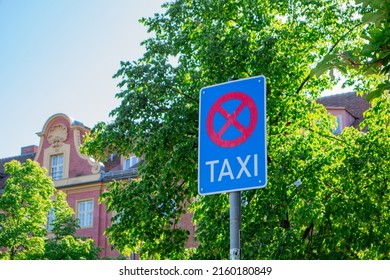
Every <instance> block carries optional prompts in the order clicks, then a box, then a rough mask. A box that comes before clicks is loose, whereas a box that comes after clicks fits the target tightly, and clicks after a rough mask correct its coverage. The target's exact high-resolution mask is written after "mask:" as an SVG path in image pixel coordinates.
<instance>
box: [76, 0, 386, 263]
mask: <svg viewBox="0 0 390 280" xmlns="http://www.w3.org/2000/svg"><path fill="white" fill-rule="evenodd" d="M164 7H165V8H166V11H165V12H164V13H163V14H156V15H155V17H154V18H148V19H143V20H142V22H143V23H144V24H145V25H146V26H147V27H148V28H149V31H150V32H153V34H154V36H152V37H151V38H149V39H148V40H146V41H145V42H143V45H144V46H145V47H146V52H145V54H144V56H143V57H142V58H140V59H139V60H137V61H133V62H121V68H120V69H119V71H118V72H117V73H116V75H115V76H114V77H116V78H121V79H122V80H121V82H120V83H119V86H120V88H121V89H122V91H121V92H119V93H118V94H117V98H119V99H121V100H122V103H121V105H120V106H119V107H118V108H116V109H114V110H113V111H112V112H111V116H112V117H113V118H114V121H113V122H111V123H98V124H97V125H96V126H95V127H94V128H93V129H92V131H91V133H90V135H89V136H88V137H87V141H86V142H85V144H84V148H83V149H84V151H85V152H86V153H89V154H90V155H94V156H95V157H97V158H99V159H101V160H104V159H105V157H106V156H107V155H106V153H107V152H114V151H117V152H119V153H122V154H128V153H130V152H134V153H136V154H137V155H138V156H142V158H143V159H144V161H143V162H142V164H141V165H140V168H139V174H140V180H137V181H131V182H130V183H119V182H116V183H113V184H111V186H110V187H109V190H108V192H106V193H105V194H104V195H102V197H101V200H102V201H103V202H104V203H106V205H107V207H108V209H109V210H113V211H116V213H117V216H116V217H115V219H116V223H115V224H114V225H113V226H111V227H110V228H109V229H108V230H107V234H108V236H109V239H110V242H111V243H112V244H114V245H115V246H116V247H117V248H118V249H119V250H120V251H121V252H122V253H124V254H129V253H130V252H131V251H136V252H138V253H140V255H141V258H186V257H191V258H195V259H196V258H201V259H226V258H228V256H229V239H228V236H229V219H228V216H229V202H228V196H227V195H224V194H221V195H213V196H206V197H199V196H198V195H197V157H198V151H197V147H198V142H197V134H198V107H199V102H198V100H199V90H200V89H201V88H202V87H204V86H207V85H212V84H217V83H221V82H225V81H227V80H228V79H229V78H231V77H237V78H245V77H251V76H256V75H260V74H263V75H265V76H266V77H267V85H268V88H267V147H268V185H267V187H266V188H264V189H260V190H252V191H245V192H242V201H243V205H242V206H243V207H242V215H243V221H242V250H243V254H242V257H243V258H245V259H257V258H261V259H332V258H336V259H350V258H388V253H386V250H388V242H387V243H386V242H385V243H383V246H382V247H379V246H376V245H375V242H376V241H377V240H378V238H379V236H383V237H384V236H388V233H386V229H385V228H384V227H383V226H382V225H383V224H382V223H385V222H388V216H387V215H385V214H384V213H386V212H385V210H386V209H388V202H386V201H383V202H384V203H383V204H381V205H379V204H377V206H375V207H377V208H375V207H374V204H372V207H370V208H367V209H362V210H361V211H357V210H356V209H357V208H358V206H359V204H358V203H355V204H354V205H355V206H354V208H349V205H350V203H351V198H352V197H357V196H358V193H359V192H360V191H361V189H360V188H358V186H361V185H360V184H359V185H355V183H356V180H355V179H354V178H355V177H354V174H355V173H359V172H362V174H360V175H359V176H366V177H369V178H371V177H372V178H373V176H374V174H375V170H376V169H378V168H379V166H378V165H379V164H384V162H388V157H383V158H381V160H384V161H379V160H378V161H374V162H373V166H370V168H367V167H365V169H363V164H362V165H360V166H354V165H353V161H352V160H351V161H349V160H350V157H351V156H352V155H354V154H355V153H356V154H357V155H361V156H362V157H363V154H362V153H361V151H359V148H361V146H360V145H359V144H357V143H356V142H354V141H357V138H361V139H372V141H374V140H373V139H374V138H375V137H374V134H367V135H369V136H372V138H369V137H368V136H366V134H362V133H360V132H359V131H355V130H348V131H347V132H346V133H343V134H342V135H341V136H335V135H333V134H332V130H333V129H334V128H335V121H334V120H332V119H331V118H330V117H329V116H328V115H327V113H326V110H325V109H324V108H323V107H322V106H319V105H317V104H316V102H315V100H316V98H317V97H318V96H319V95H320V93H321V92H322V91H323V90H324V89H327V88H331V87H332V86H333V85H334V84H335V83H336V82H337V80H336V79H332V72H329V71H328V70H330V69H331V68H332V66H330V65H328V64H327V61H333V59H334V58H335V57H334V54H336V53H341V52H342V51H343V50H346V49H352V48H353V47H362V46H363V44H364V41H363V40H362V39H361V37H360V34H362V32H363V31H362V30H363V25H362V24H361V19H360V18H359V17H358V16H356V15H357V14H359V13H361V7H360V6H356V5H354V3H352V2H351V1H346V0H345V1H342V0H325V1H316V0H306V1H298V0H292V1H291V0H285V1H283V0H281V1H279V0H278V1H273V0H268V1H256V0H243V1H233V0H219V1H208V0H196V1H195V0H177V1H173V2H170V3H167V4H165V6H164ZM314 65H320V66H319V67H317V68H315V69H314V70H313V66H314ZM321 65H322V66H321ZM321 67H322V68H321ZM324 73H325V74H326V75H322V74H324ZM315 77H317V78H315ZM385 112H386V111H384V110H379V109H374V110H373V111H372V114H373V115H375V116H376V117H378V121H379V120H381V121H380V122H379V123H378V125H379V124H380V125H379V127H380V128H377V129H379V130H381V129H387V128H385V124H386V121H385V117H384V115H386V113H385ZM355 134H356V135H358V137H357V136H356V138H355V137H354V135H355ZM366 137H368V138H366ZM380 137H386V134H381V136H380ZM387 137H388V135H387ZM381 139H382V140H384V139H385V140H387V141H388V138H381ZM367 141H368V140H367ZM367 143H368V142H367ZM372 148H374V147H372ZM377 148H379V147H377ZM358 160H359V159H358ZM347 163H348V164H347ZM358 167H361V168H362V169H359V168H358ZM343 168H349V169H343ZM354 168H355V169H354ZM382 170H383V169H382ZM340 171H344V172H349V174H348V177H344V176H342V175H340V174H341V173H339V172H340ZM383 171H385V170H383ZM387 174H388V173H384V175H383V185H382V190H383V192H384V195H385V196H386V195H387V196H388V188H387V185H386V180H387V179H388V175H387ZM336 175H337V176H336ZM356 178H358V177H356ZM298 182H300V183H301V184H300V183H298ZM375 182H376V181H375V180H371V181H370V184H375ZM367 186H368V187H367V188H365V189H366V196H365V197H362V199H364V200H365V201H366V200H370V201H371V200H372V201H374V200H375V197H376V194H375V193H374V189H375V188H371V187H373V186H372V185H367ZM344 189H345V190H348V192H346V194H345V195H344V196H342V195H341V194H339V191H340V190H344ZM359 201H360V200H359ZM386 207H387V208H386ZM187 209H190V210H191V211H193V212H194V223H195V224H196V226H197V238H198V241H199V246H198V247H197V248H196V250H194V252H192V253H191V255H190V256H189V255H188V252H186V251H185V248H184V244H185V241H186V238H187V236H188V233H187V232H185V231H184V230H182V229H180V228H178V227H177V226H176V225H177V223H178V221H179V220H180V218H181V214H183V213H184V212H185V211H186V210H187ZM345 209H348V211H344V210H345ZM352 209H354V210H352ZM374 209H377V211H378V216H375V215H373V214H371V213H372V211H374ZM355 210H356V211H355ZM346 213H349V215H351V216H352V217H353V219H354V220H356V221H362V222H361V223H351V224H350V223H348V224H346V223H345V221H346V219H345V218H346V217H345V214H346ZM374 216H375V217H378V219H379V220H380V224H381V225H379V222H378V227H375V228H374V227H371V228H369V223H368V221H369V218H367V217H371V218H372V217H374ZM348 217H349V216H348ZM356 229H359V232H358V233H356V234H354V231H355V230H356ZM369 233H372V235H370V234H369ZM386 234H387V235H386ZM387 238H388V237H387Z"/></svg>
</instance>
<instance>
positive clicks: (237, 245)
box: [229, 191, 241, 260]
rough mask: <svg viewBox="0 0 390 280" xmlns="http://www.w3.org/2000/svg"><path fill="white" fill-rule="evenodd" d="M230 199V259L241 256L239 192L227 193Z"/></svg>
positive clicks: (237, 258)
mask: <svg viewBox="0 0 390 280" xmlns="http://www.w3.org/2000/svg"><path fill="white" fill-rule="evenodd" d="M229 199H230V259H231V260H239V259H240V257H241V238H240V232H241V192H240V191H237V192H231V193H229Z"/></svg>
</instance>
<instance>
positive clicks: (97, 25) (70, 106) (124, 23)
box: [0, 0, 165, 158]
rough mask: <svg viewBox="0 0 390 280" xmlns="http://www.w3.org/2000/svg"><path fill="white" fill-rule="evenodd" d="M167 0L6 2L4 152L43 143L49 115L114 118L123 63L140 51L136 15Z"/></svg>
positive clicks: (1, 50)
mask: <svg viewBox="0 0 390 280" xmlns="http://www.w3.org/2000/svg"><path fill="white" fill-rule="evenodd" d="M163 2H165V1H164V0H147V1H136V0H110V1H108V0H66V1H64V0H61V1H52V0H0V105H1V106H0V124H1V129H0V131H1V132H0V158H3V157H9V156H14V155H19V154H20V148H21V147H23V146H28V145H32V144H35V145H39V137H38V136H37V135H36V133H37V132H40V131H41V130H42V128H43V125H44V123H45V122H46V120H47V119H48V118H49V117H50V116H52V115H54V114H56V113H64V114H67V115H68V116H70V117H72V118H74V119H76V120H78V121H81V122H83V123H84V124H85V125H87V126H89V127H92V126H93V125H94V124H95V123H97V122H98V121H108V120H109V117H108V115H109V112H110V111H111V110H112V109H114V108H115V107H116V106H117V105H118V104H119V101H118V100H117V99H115V94H116V93H117V92H118V88H117V87H116V85H117V83H118V82H119V80H115V79H113V78H112V76H113V74H115V72H116V71H117V70H118V69H119V63H120V61H121V60H122V61H128V60H130V61H132V60H136V59H138V58H139V57H141V56H142V54H143V52H144V48H143V47H141V46H140V43H141V42H142V41H143V40H145V39H146V38H148V37H149V36H150V35H148V34H147V32H146V28H145V27H144V26H143V25H141V24H140V23H139V22H138V20H139V19H140V18H141V17H149V16H153V15H154V14H155V13H156V12H162V11H163V9H162V8H161V4H163Z"/></svg>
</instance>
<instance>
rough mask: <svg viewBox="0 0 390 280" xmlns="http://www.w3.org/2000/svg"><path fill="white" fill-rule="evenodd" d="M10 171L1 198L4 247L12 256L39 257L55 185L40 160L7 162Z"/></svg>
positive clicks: (0, 229) (0, 240) (0, 242)
mask: <svg viewBox="0 0 390 280" xmlns="http://www.w3.org/2000/svg"><path fill="white" fill-rule="evenodd" d="M5 172H6V173H8V174H10V177H9V178H8V179H7V181H6V184H5V191H4V194H3V195H2V196H1V197H0V225H1V227H0V247H4V248H6V252H5V254H6V255H7V256H8V257H9V258H10V259H36V258H37V257H39V256H40V255H42V254H43V253H44V241H45V238H46V228H45V224H46V215H47V213H48V212H49V209H50V207H51V202H50V197H51V196H52V195H53V194H54V184H53V182H52V181H51V180H50V178H48V177H47V176H46V174H45V173H46V171H45V170H44V169H43V168H41V167H40V166H39V164H38V163H36V162H33V161H31V160H27V161H26V163H24V164H21V163H20V162H18V161H11V162H10V163H7V164H6V165H5Z"/></svg>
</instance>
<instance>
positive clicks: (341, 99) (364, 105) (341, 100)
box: [317, 92, 371, 128]
mask: <svg viewBox="0 0 390 280" xmlns="http://www.w3.org/2000/svg"><path fill="white" fill-rule="evenodd" d="M317 103H320V104H322V105H324V106H325V108H330V107H338V108H343V109H345V110H346V111H347V112H348V113H349V114H351V116H353V117H354V118H355V121H354V122H353V123H352V126H353V127H355V128H359V124H360V123H361V122H362V121H363V119H364V116H363V113H364V112H365V111H367V110H368V109H369V108H370V107H371V105H370V103H369V102H368V101H367V100H366V98H365V96H359V95H357V94H356V92H347V93H340V94H334V95H329V96H324V97H321V98H319V99H317Z"/></svg>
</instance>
